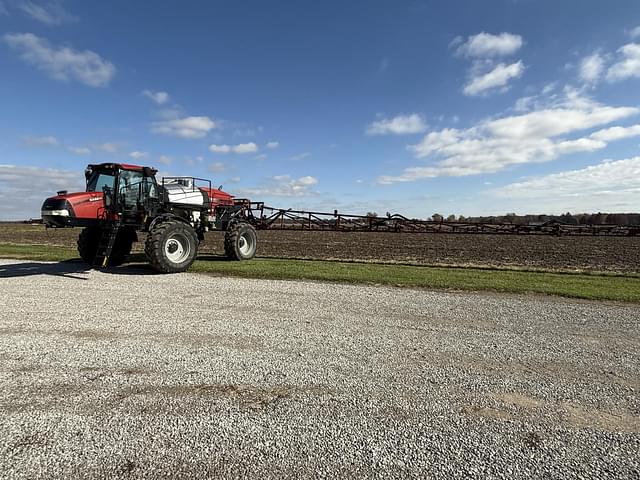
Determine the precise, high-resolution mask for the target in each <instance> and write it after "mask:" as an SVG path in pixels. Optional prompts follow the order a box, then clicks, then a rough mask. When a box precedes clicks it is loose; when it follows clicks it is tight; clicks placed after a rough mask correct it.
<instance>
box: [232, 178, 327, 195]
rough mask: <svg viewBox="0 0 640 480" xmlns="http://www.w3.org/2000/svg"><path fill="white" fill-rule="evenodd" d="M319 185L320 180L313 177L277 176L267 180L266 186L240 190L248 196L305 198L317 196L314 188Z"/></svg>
mask: <svg viewBox="0 0 640 480" xmlns="http://www.w3.org/2000/svg"><path fill="white" fill-rule="evenodd" d="M317 184H318V179H317V178H315V177H312V176H309V175H307V176H304V177H299V178H293V177H291V175H276V176H273V177H270V178H268V179H267V181H266V182H265V184H264V185H262V186H259V187H255V188H249V189H243V190H239V192H240V194H241V195H246V196H274V197H304V196H309V195H317V193H318V192H315V191H313V190H312V187H313V186H315V185H317Z"/></svg>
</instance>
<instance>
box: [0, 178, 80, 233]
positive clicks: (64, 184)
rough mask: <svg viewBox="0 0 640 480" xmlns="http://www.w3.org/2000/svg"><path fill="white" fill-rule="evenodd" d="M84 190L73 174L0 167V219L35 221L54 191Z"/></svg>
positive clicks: (78, 179)
mask: <svg viewBox="0 0 640 480" xmlns="http://www.w3.org/2000/svg"><path fill="white" fill-rule="evenodd" d="M84 188H85V185H84V177H83V176H82V173H81V172H78V171H75V170H74V171H67V170H55V169H50V168H42V167H26V166H21V165H0V219H2V220H22V219H27V218H38V217H40V206H41V205H42V201H43V200H44V199H45V198H46V197H48V196H52V195H55V193H56V191H58V190H69V191H70V192H74V191H75V192H79V191H84ZM17 198H19V199H20V201H19V202H18V201H16V199H17Z"/></svg>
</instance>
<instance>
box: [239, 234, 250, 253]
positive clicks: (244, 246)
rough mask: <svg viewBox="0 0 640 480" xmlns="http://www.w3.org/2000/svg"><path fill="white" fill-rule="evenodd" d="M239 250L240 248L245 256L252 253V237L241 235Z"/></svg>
mask: <svg viewBox="0 0 640 480" xmlns="http://www.w3.org/2000/svg"><path fill="white" fill-rule="evenodd" d="M238 250H240V253H241V254H242V256H243V257H244V256H247V255H250V254H251V239H250V238H248V236H247V235H246V234H245V235H240V238H239V239H238Z"/></svg>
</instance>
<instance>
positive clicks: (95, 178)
mask: <svg viewBox="0 0 640 480" xmlns="http://www.w3.org/2000/svg"><path fill="white" fill-rule="evenodd" d="M114 179H115V177H114V176H113V173H111V172H104V171H103V172H93V173H92V174H91V176H90V177H89V180H87V192H102V191H103V189H104V187H109V188H113V181H114Z"/></svg>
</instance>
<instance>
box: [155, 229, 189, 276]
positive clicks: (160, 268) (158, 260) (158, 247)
mask: <svg viewBox="0 0 640 480" xmlns="http://www.w3.org/2000/svg"><path fill="white" fill-rule="evenodd" d="M175 225H179V226H182V227H185V228H186V227H187V225H186V224H184V223H183V222H180V221H175V220H166V221H164V222H161V223H159V224H156V225H155V226H154V227H153V229H152V230H151V231H150V232H149V233H148V235H147V240H146V241H145V245H144V253H145V255H146V256H147V259H148V260H149V263H150V264H151V266H152V267H153V269H154V270H156V271H157V272H162V273H178V272H183V271H185V270H186V269H188V268H189V267H190V266H191V263H193V260H195V257H196V255H197V248H198V240H197V237H196V235H195V231H193V229H191V232H190V234H191V235H192V237H193V238H194V248H195V249H196V253H195V254H194V256H193V260H192V261H191V262H190V263H189V265H187V267H186V268H177V267H176V266H175V265H174V264H172V263H170V262H168V261H166V259H165V257H164V255H163V247H162V245H163V240H164V238H165V236H166V232H167V230H168V229H169V228H171V227H173V226H175Z"/></svg>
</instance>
